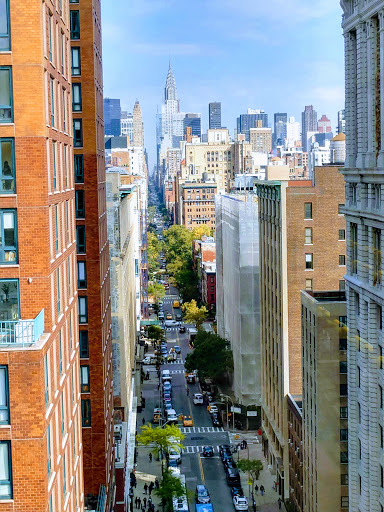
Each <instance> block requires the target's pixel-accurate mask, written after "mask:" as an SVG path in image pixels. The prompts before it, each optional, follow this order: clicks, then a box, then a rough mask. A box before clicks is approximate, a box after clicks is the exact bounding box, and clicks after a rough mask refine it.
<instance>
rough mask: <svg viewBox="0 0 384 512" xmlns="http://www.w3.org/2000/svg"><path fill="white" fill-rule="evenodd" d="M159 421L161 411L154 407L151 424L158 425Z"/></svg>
mask: <svg viewBox="0 0 384 512" xmlns="http://www.w3.org/2000/svg"><path fill="white" fill-rule="evenodd" d="M160 420H161V409H160V408H159V407H156V408H155V409H154V410H153V419H152V423H160Z"/></svg>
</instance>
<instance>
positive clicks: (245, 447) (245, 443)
mask: <svg viewBox="0 0 384 512" xmlns="http://www.w3.org/2000/svg"><path fill="white" fill-rule="evenodd" d="M243 444H244V450H246V449H247V441H246V439H244V441H243Z"/></svg>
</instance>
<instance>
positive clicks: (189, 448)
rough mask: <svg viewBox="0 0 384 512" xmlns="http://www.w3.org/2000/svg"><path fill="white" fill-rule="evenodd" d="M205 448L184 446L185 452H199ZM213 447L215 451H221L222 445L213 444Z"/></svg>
mask: <svg viewBox="0 0 384 512" xmlns="http://www.w3.org/2000/svg"><path fill="white" fill-rule="evenodd" d="M205 446H207V445H205ZM203 448H204V446H184V448H183V453H199V452H202V451H203ZM212 448H213V451H214V452H217V453H219V452H220V446H212Z"/></svg>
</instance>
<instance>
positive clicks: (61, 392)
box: [0, 0, 84, 512]
mask: <svg viewBox="0 0 384 512" xmlns="http://www.w3.org/2000/svg"><path fill="white" fill-rule="evenodd" d="M0 27H1V29H0V105H1V106H0V172H1V179H0V216H1V222H0V226H1V228H0V229H1V235H0V240H1V241H0V427H1V428H0V475H1V476H0V479H1V482H0V483H1V485H0V511H1V512H21V511H39V512H42V511H44V512H46V511H48V512H53V511H57V510H66V511H68V512H75V511H76V512H77V511H79V510H84V503H83V472H82V467H83V460H82V458H83V449H82V446H83V445H82V443H81V401H80V389H79V383H80V369H79V336H78V329H77V323H78V300H77V286H76V232H75V222H74V210H75V192H74V173H73V159H72V155H73V150H72V123H71V112H70V99H71V90H70V87H71V86H70V81H71V78H70V76H71V75H70V72H71V71H70V44H69V39H70V31H69V5H68V2H56V1H55V2H53V1H52V0H46V1H44V2H28V4H26V3H25V2H20V1H18V0H10V1H9V2H8V1H5V2H4V1H3V2H1V5H0Z"/></svg>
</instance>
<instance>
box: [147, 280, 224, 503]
mask: <svg viewBox="0 0 384 512" xmlns="http://www.w3.org/2000/svg"><path fill="white" fill-rule="evenodd" d="M176 298H178V291H177V289H176V288H174V287H173V286H172V285H171V286H170V289H169V290H167V293H166V296H165V297H164V298H163V304H164V307H163V309H164V312H170V313H171V314H172V316H173V318H174V317H175V314H176V313H178V312H180V310H179V309H178V310H174V309H173V301H174V300H175V299H176ZM187 327H188V326H187ZM187 331H188V329H187ZM166 338H167V344H168V350H169V349H170V348H171V347H172V346H174V345H179V346H180V348H181V354H180V355H178V360H177V361H176V362H173V363H167V364H164V365H163V366H162V367H161V369H169V370H170V372H171V375H172V399H173V400H172V405H173V407H174V409H175V410H176V412H177V414H184V415H191V416H192V418H193V424H194V426H193V427H183V426H182V424H181V425H179V427H180V428H181V431H182V432H183V433H184V434H185V439H184V441H183V444H184V447H185V448H184V451H183V455H182V463H181V473H182V474H184V475H185V477H186V484H187V488H188V490H189V491H192V494H193V495H194V491H195V487H196V485H197V484H201V483H203V484H204V485H206V486H207V488H208V491H209V493H210V495H211V501H212V504H213V508H214V511H215V512H233V511H234V507H233V504H232V498H231V493H230V490H229V487H228V486H227V483H226V479H225V472H224V468H223V464H222V462H221V459H220V456H219V452H218V450H219V445H221V444H228V443H229V437H228V434H227V432H225V431H224V429H223V428H218V427H212V422H211V419H210V415H209V413H208V412H207V410H206V406H205V405H204V406H201V405H200V406H196V405H194V404H193V394H194V393H197V392H200V388H199V384H198V383H196V384H189V385H188V386H189V396H187V392H186V380H185V376H184V372H185V370H184V359H185V357H186V355H187V354H188V353H189V351H190V349H189V347H188V332H186V333H179V332H178V328H170V329H167V330H166ZM149 368H150V369H151V374H152V376H153V377H152V379H151V381H149V382H147V381H144V382H145V384H144V390H145V396H146V414H149V415H151V414H152V411H153V408H154V407H155V406H156V405H157V404H158V403H161V397H160V391H158V390H157V382H158V381H157V379H156V378H155V375H156V372H155V370H154V367H148V366H147V367H145V368H144V370H146V369H149ZM148 420H149V417H148ZM207 445H209V446H213V448H214V451H215V455H214V457H212V458H204V457H203V456H201V451H202V448H203V446H207ZM189 501H190V503H189V506H190V511H191V512H192V511H193V512H194V510H195V500H194V497H192V498H190V500H189Z"/></svg>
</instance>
